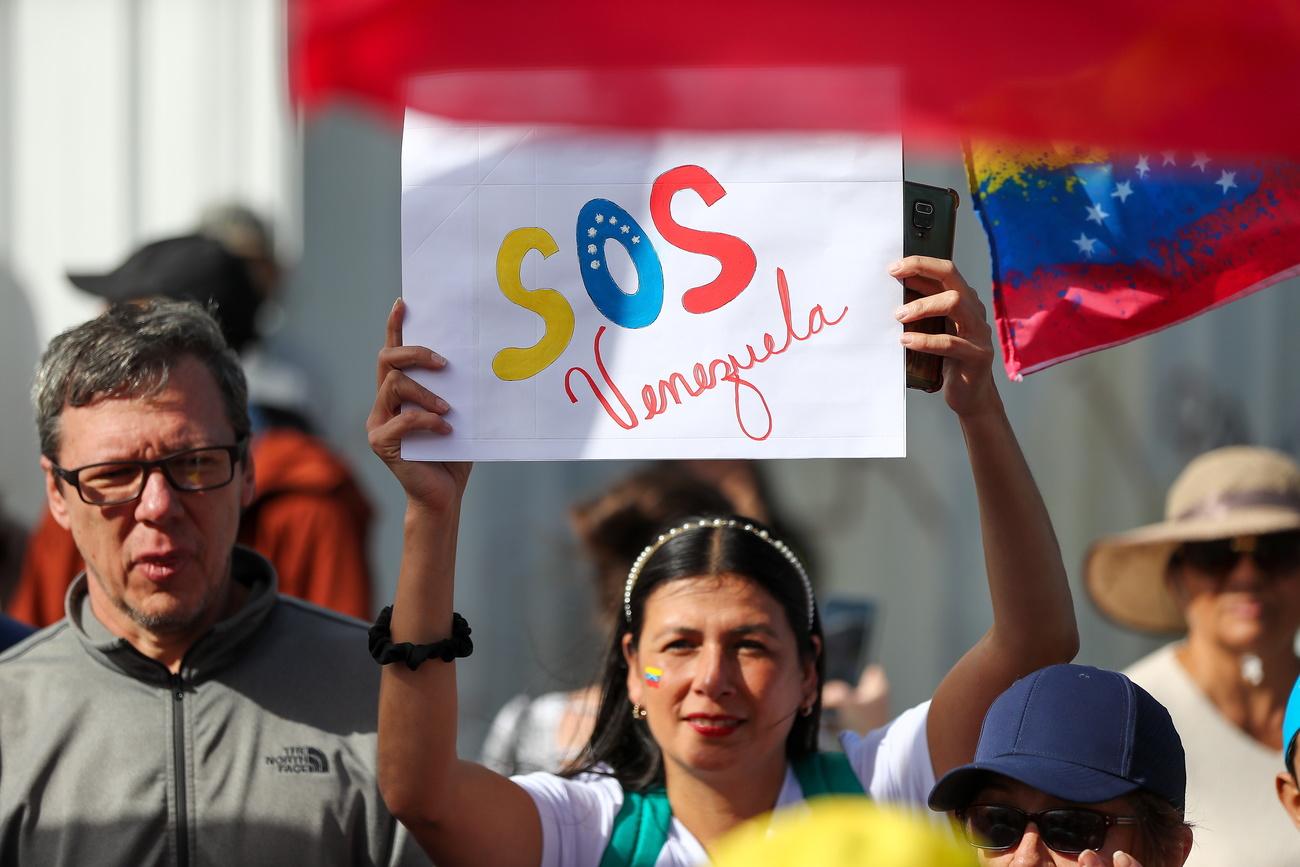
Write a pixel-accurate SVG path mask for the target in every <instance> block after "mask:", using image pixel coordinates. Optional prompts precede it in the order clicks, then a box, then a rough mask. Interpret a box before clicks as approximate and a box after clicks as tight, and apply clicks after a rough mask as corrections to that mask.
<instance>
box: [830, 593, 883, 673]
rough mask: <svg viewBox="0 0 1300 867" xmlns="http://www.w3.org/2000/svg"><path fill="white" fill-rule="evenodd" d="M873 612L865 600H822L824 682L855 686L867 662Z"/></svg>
mask: <svg viewBox="0 0 1300 867" xmlns="http://www.w3.org/2000/svg"><path fill="white" fill-rule="evenodd" d="M877 610H878V609H877V607H876V603H875V602H874V601H872V600H870V599H867V598H865V597H859V596H837V595H831V596H827V597H825V598H824V599H823V600H822V604H821V615H822V633H823V635H824V641H825V644H824V647H825V656H826V679H827V680H843V681H846V682H847V683H849V684H850V685H852V686H857V683H858V679H859V677H861V675H862V669H864V668H866V667H867V663H869V662H870V661H871V639H872V636H873V634H874V633H875V629H876V615H877Z"/></svg>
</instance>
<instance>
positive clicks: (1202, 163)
mask: <svg viewBox="0 0 1300 867" xmlns="http://www.w3.org/2000/svg"><path fill="white" fill-rule="evenodd" d="M1209 164H1210V158H1209V157H1208V156H1207V155H1206V154H1205V153H1203V152H1201V151H1197V152H1196V159H1194V160H1192V168H1194V169H1200V170H1201V171H1205V167H1206V166H1208V165H1209Z"/></svg>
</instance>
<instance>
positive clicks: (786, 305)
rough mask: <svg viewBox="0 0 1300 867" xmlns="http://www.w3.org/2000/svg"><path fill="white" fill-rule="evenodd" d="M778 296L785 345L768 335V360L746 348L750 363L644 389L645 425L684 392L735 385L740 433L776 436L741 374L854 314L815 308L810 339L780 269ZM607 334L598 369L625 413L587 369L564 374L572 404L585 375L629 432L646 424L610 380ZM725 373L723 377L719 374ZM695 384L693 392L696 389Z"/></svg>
mask: <svg viewBox="0 0 1300 867" xmlns="http://www.w3.org/2000/svg"><path fill="white" fill-rule="evenodd" d="M776 291H777V294H778V295H779V296H780V298H781V315H782V317H783V318H784V320H785V342H784V343H782V344H781V345H780V346H777V343H776V341H777V338H775V337H773V336H772V335H771V334H764V335H763V339H762V340H761V341H759V342H760V343H761V345H762V347H763V355H762V356H761V357H760V356H759V354H758V352H756V351H755V349H754V347H753V346H752V345H748V344H747V345H746V346H745V351H744V352H742V353H741V354H742V355H745V354H748V356H749V358H748V360H747V362H743V363H742V362H741V361H740V360H739V359H738V358H736V356H735V355H728V356H727V357H726V358H715V359H713V360H712V361H710V362H709V363H708V364H704V363H698V364H696V365H695V366H694V367H692V368H691V378H690V379H688V378H687V377H686V376H685V375H684V374H681V373H676V372H674V373H671V374H669V375H668V377H667V378H666V379H661V380H659V383H658V385H657V386H653V385H644V386H642V387H641V400H642V402H643V403H644V404H645V408H646V414H645V420H646V421H649V420H650V419H652V418H654V417H655V416H657V415H661V414H663V413H664V412H665V411H666V410H667V409H668V400H669V398H671V399H672V402H673V403H675V404H680V403H681V402H682V392H685V393H686V395H687V396H688V397H699V396H700V395H701V394H703V393H704V392H706V391H710V390H712V389H713V388H716V387H717V385H718V383H719V382H729V383H731V384H732V385H733V386H734V388H735V404H736V422H737V423H738V424H739V425H740V430H741V432H742V433H744V434H745V436H747V437H749V438H750V439H752V440H758V441H760V442H761V441H762V440H765V439H767V438H768V437H769V436H771V435H772V411H771V408H770V407H768V405H767V399H766V398H765V397H764V396H763V393H762V392H761V391H759V389H758V386H756V385H754V384H753V383H752V382H750V381H749V380H747V379H745V378H744V377H743V376H742V375H741V371H745V370H752V369H753V368H754V367H755V366H756V365H759V364H763V363H764V362H766V361H768V360H770V359H771V358H772V357H773V356H776V355H780V354H782V353H783V352H785V351H786V350H787V349H789V348H790V346H791V344H792V343H793V342H794V341H804V340H808V339H809V338H811V337H812V336H813V335H814V334H817V333H819V332H820V331H821V330H822V329H823V328H825V327H827V326H829V325H838V324H839V323H840V322H842V321H843V320H844V317H845V316H846V315H847V314H848V312H849V308H847V307H845V308H844V309H843V310H842V311H840V315H839V316H837V317H835V318H834V319H828V318H827V317H826V311H825V310H823V309H822V306H821V305H820V304H817V305H815V306H814V307H813V308H812V309H811V310H809V311H808V330H807V331H806V332H805V333H804V334H799V333H798V332H797V331H795V329H794V323H793V322H792V319H791V313H790V287H789V285H788V284H787V282H786V279H785V272H784V271H783V270H781V269H780V268H777V269H776ZM604 333H605V326H604V325H602V326H600V328H599V329H598V330H597V331H596V338H595V341H594V343H595V354H596V368H597V369H598V370H599V371H600V377H601V379H602V380H604V383H605V385H606V386H607V387H608V388H609V391H610V393H611V394H612V395H613V397H614V399H615V400H616V401H617V402H618V405H619V406H620V407H622V411H621V412H620V411H619V410H618V409H616V408H615V407H614V405H613V404H611V403H610V401H609V398H607V397H606V396H605V394H604V393H603V392H602V391H601V388H600V386H599V385H597V384H596V381H595V380H594V379H593V378H592V376H591V374H589V373H588V372H587V371H585V370H583V369H582V368H581V367H571V368H569V370H568V372H567V373H565V375H564V391H565V393H566V394H567V395H568V396H569V402H570V403H577V402H578V396H577V395H576V394H574V393H573V386H572V384H571V382H570V380H571V379H572V377H573V374H575V373H578V374H581V375H582V376H583V377H584V378H585V379H586V380H587V385H588V386H589V387H590V388H591V393H592V394H594V395H595V396H596V400H598V401H600V405H601V406H602V407H604V409H605V412H606V414H608V415H609V417H610V418H612V419H613V420H614V422H615V423H616V424H617V425H618V426H619V427H621V428H623V430H632V429H633V428H635V427H636V426H637V425H639V424H640V422H641V420H640V419H638V418H637V415H636V411H635V410H633V409H632V405H631V404H629V403H628V402H627V398H625V397H623V392H622V390H621V389H619V387H618V385H617V384H615V382H614V380H612V379H611V378H610V376H609V371H608V370H606V369H605V361H604V359H603V358H602V357H601V354H600V338H601V336H602V335H603V334H604ZM719 370H721V375H719V373H718V371H719ZM692 385H693V387H692ZM745 389H748V390H749V391H751V392H753V394H754V396H755V397H757V398H758V401H759V403H760V404H761V405H762V420H763V424H764V425H765V427H764V430H763V432H762V434H761V435H755V434H753V433H751V432H750V425H747V424H746V423H745V418H744V412H743V410H742V408H741V405H740V399H741V397H742V393H743V391H744V390H745Z"/></svg>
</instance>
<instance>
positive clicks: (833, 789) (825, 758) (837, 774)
mask: <svg viewBox="0 0 1300 867" xmlns="http://www.w3.org/2000/svg"><path fill="white" fill-rule="evenodd" d="M794 775H795V777H796V778H797V779H798V780H799V788H801V789H803V796H804V800H808V799H810V798H816V797H818V796H820V795H865V794H866V790H865V789H863V788H862V783H861V782H860V781H859V780H858V775H857V774H855V773H853V766H852V765H851V764H849V757H848V756H846V755H844V753H812V754H810V755H806V756H804V757H803V758H801V759H799V760H798V761H796V762H795V763H794Z"/></svg>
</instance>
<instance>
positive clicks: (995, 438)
mask: <svg viewBox="0 0 1300 867" xmlns="http://www.w3.org/2000/svg"><path fill="white" fill-rule="evenodd" d="M890 273H891V274H893V275H894V276H895V277H900V278H905V281H906V283H907V285H908V286H909V287H910V288H913V289H917V290H918V291H920V292H922V293H923V297H922V298H919V299H917V300H915V301H913V302H911V303H910V304H907V305H905V306H904V307H902V308H900V310H899V319H900V320H901V321H903V322H910V321H913V320H915V319H921V318H924V317H926V316H933V315H941V316H947V317H948V318H949V320H950V321H951V323H952V327H951V328H950V329H949V333H948V334H921V333H917V332H906V333H904V335H903V338H902V339H903V342H904V343H905V344H907V345H909V346H910V347H911V348H913V349H917V350H920V351H922V352H934V353H937V354H939V355H943V356H944V357H945V361H944V388H943V393H944V399H945V400H947V402H948V406H949V407H950V408H951V409H952V411H953V412H955V413H956V414H957V418H958V419H959V420H960V422H961V429H962V435H963V436H964V437H965V439H966V450H967V453H968V454H969V456H970V463H971V471H972V473H973V474H974V477H975V490H976V493H977V495H978V498H979V511H980V527H981V532H982V537H983V541H984V565H985V569H986V570H987V572H988V581H989V595H990V597H991V598H992V601H993V625H992V627H990V629H989V631H988V632H987V633H985V635H984V636H983V637H982V638H981V639H980V640H979V641H978V642H977V643H976V644H975V646H974V647H972V648H971V649H970V650H969V651H967V653H966V655H965V656H963V657H962V658H961V659H960V660H959V661H958V662H957V664H956V665H954V666H953V668H952V670H951V671H949V672H948V674H947V676H946V677H945V678H944V679H943V682H942V683H940V684H939V688H938V689H937V690H936V691H935V694H934V703H933V705H932V706H931V711H930V717H929V724H928V725H929V728H928V734H929V739H930V757H931V760H932V761H933V763H934V770H935V774H936V775H939V776H942V775H943V774H944V773H945V772H946V771H948V770H950V769H951V768H954V767H956V766H957V765H960V764H964V763H966V762H969V761H970V760H971V759H972V758H973V757H974V755H975V744H976V742H977V741H978V740H979V732H980V726H981V724H982V723H983V720H984V713H985V711H987V710H988V707H989V705H990V704H992V703H993V699H995V698H997V696H998V695H999V694H1000V693H1001V692H1002V691H1003V690H1005V689H1006V688H1007V687H1009V686H1010V685H1011V684H1012V683H1013V682H1014V681H1015V680H1016V679H1017V678H1019V677H1023V676H1024V675H1026V674H1028V673H1030V672H1031V671H1034V670H1036V669H1039V668H1042V667H1043V666H1045V665H1052V664H1054V663H1059V662H1069V661H1070V660H1071V659H1073V658H1074V655H1075V653H1077V652H1078V649H1079V630H1078V625H1077V623H1076V622H1075V619H1074V603H1073V600H1072V599H1071V598H1070V585H1069V581H1068V580H1067V578H1066V574H1065V564H1064V563H1063V562H1062V561H1061V550H1060V547H1059V546H1058V545H1057V542H1056V533H1055V532H1054V531H1053V530H1052V522H1051V519H1050V518H1049V517H1048V514H1047V507H1046V506H1045V505H1044V504H1043V498H1042V496H1041V495H1040V494H1039V492H1038V486H1037V485H1036V484H1035V483H1034V477H1033V475H1032V474H1031V473H1030V471H1029V465H1028V464H1027V463H1026V462H1025V457H1024V455H1023V454H1022V453H1021V451H1020V445H1019V443H1017V442H1016V436H1015V433H1014V432H1013V431H1012V430H1011V423H1010V421H1009V420H1008V419H1007V414H1006V410H1005V409H1004V408H1003V406H1002V399H1001V397H999V395H998V390H997V386H996V385H995V384H994V382H993V338H992V331H991V329H990V328H989V324H988V319H987V316H986V314H985V310H984V305H983V304H982V303H981V302H980V300H979V298H978V296H976V294H975V291H974V290H973V289H971V287H970V286H969V285H967V283H966V281H965V280H964V279H963V278H962V276H961V274H960V273H958V271H957V269H956V267H955V266H954V265H953V264H952V263H951V262H948V261H946V260H943V259H928V258H925V257H921V256H911V257H908V258H906V259H903V260H902V261H900V262H897V263H895V264H894V265H893V266H892V267H891V269H890Z"/></svg>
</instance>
